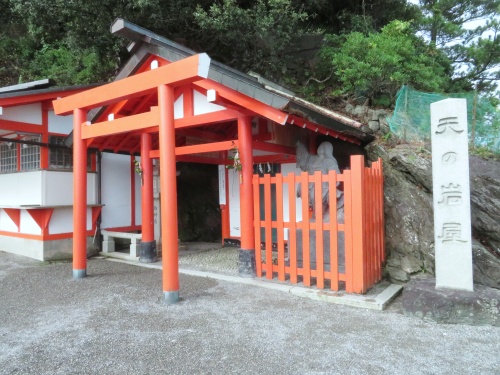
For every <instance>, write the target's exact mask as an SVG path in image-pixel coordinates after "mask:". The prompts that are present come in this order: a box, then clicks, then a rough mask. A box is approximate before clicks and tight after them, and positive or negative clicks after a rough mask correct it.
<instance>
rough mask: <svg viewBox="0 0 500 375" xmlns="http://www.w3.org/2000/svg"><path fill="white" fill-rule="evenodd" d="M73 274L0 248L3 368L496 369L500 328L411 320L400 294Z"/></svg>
mask: <svg viewBox="0 0 500 375" xmlns="http://www.w3.org/2000/svg"><path fill="white" fill-rule="evenodd" d="M182 251H183V250H181V252H182ZM189 251H191V250H186V252H185V253H184V254H182V255H181V258H185V260H183V261H180V262H186V263H185V264H184V266H193V267H194V266H196V265H195V264H192V263H190V262H192V259H191V260H189V256H188V255H189V254H188V253H189ZM195 252H197V253H198V254H201V253H202V250H197V251H195ZM195 252H193V254H194V253H195ZM228 253H231V252H230V251H229V250H228ZM233 254H237V251H233ZM226 255H227V254H226ZM207 256H208V257H209V258H210V256H209V255H208V254H207ZM232 256H234V255H227V258H228V259H232V258H231V257H232ZM193 257H194V256H193ZM214 257H215V256H214ZM191 258H192V257H191ZM231 262H232V260H230V261H229V263H231ZM198 266H199V267H208V265H207V264H205V265H201V264H199V265H198ZM224 267H225V266H224ZM222 268H223V267H222V266H221V270H220V271H223V272H234V269H233V270H232V271H231V270H228V269H226V268H224V269H222ZM71 275H72V268H71V264H70V263H44V262H38V261H34V260H30V259H27V258H23V257H19V256H15V255H12V254H7V253H4V252H0V374H2V375H3V374H150V373H156V374H256V373H257V374H498V373H499V372H500V371H499V369H500V356H498V353H499V351H500V328H498V327H489V326H479V327H478V326H464V325H439V324H436V323H432V322H425V321H422V320H419V319H416V318H409V317H405V316H404V315H402V314H401V309H400V308H399V307H398V305H397V302H396V303H395V304H394V305H392V306H391V307H390V308H389V309H387V310H385V311H373V310H364V309H356V308H350V307H346V306H339V305H332V304H328V303H324V302H319V301H312V300H309V299H303V298H299V297H295V296H293V295H288V294H284V293H281V292H277V291H274V290H268V289H262V288H255V287H252V286H248V285H243V284H235V283H229V282H224V281H220V280H213V279H210V278H206V277H193V276H188V275H183V274H181V276H180V285H181V286H180V295H181V301H180V302H179V303H177V304H175V305H171V306H167V305H164V304H163V303H161V295H162V292H161V290H162V287H161V271H159V270H157V269H151V268H143V267H136V266H131V265H128V264H123V263H118V262H111V261H108V260H105V259H90V260H89V262H88V277H86V278H85V279H82V280H76V281H75V280H72V278H71Z"/></svg>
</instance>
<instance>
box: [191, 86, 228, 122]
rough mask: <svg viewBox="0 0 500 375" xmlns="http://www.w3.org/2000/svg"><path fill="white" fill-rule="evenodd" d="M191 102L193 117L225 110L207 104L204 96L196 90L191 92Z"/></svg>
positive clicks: (218, 106)
mask: <svg viewBox="0 0 500 375" xmlns="http://www.w3.org/2000/svg"><path fill="white" fill-rule="evenodd" d="M193 101H194V108H193V113H194V115H195V116H196V115H202V114H204V113H211V112H217V111H222V110H224V109H226V108H224V107H222V106H220V105H217V104H213V103H209V102H208V101H207V97H206V95H203V94H201V93H199V92H198V91H196V90H193Z"/></svg>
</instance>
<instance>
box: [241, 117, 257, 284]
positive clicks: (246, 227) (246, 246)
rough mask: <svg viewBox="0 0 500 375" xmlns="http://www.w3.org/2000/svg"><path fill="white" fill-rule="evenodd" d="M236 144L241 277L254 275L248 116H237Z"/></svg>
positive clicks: (250, 124)
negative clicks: (238, 156)
mask: <svg viewBox="0 0 500 375" xmlns="http://www.w3.org/2000/svg"><path fill="white" fill-rule="evenodd" d="M238 145H239V154H240V160H241V166H242V169H241V172H240V173H241V177H242V178H241V180H240V182H241V183H240V226H241V248H240V254H239V274H240V276H243V277H255V237H254V225H253V224H254V222H253V185H252V178H253V155H252V118H251V117H249V116H245V117H239V118H238ZM259 246H260V244H259Z"/></svg>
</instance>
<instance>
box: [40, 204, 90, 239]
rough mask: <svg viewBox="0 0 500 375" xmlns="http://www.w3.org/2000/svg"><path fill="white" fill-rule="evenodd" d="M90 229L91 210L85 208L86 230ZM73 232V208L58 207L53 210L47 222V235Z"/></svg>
mask: <svg viewBox="0 0 500 375" xmlns="http://www.w3.org/2000/svg"><path fill="white" fill-rule="evenodd" d="M91 229H92V209H91V208H87V230H91ZM71 232H73V207H60V208H56V209H54V212H52V216H51V218H50V222H49V233H50V234H60V233H71Z"/></svg>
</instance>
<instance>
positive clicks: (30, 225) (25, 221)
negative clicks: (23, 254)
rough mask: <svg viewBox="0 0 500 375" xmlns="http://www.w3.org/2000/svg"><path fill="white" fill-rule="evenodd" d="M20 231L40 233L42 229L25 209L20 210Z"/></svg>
mask: <svg viewBox="0 0 500 375" xmlns="http://www.w3.org/2000/svg"><path fill="white" fill-rule="evenodd" d="M20 232H21V233H26V234H42V230H41V229H40V227H39V226H38V224H37V223H36V221H35V220H34V219H33V218H32V217H31V215H30V214H29V213H28V211H26V210H21V230H20Z"/></svg>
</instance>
